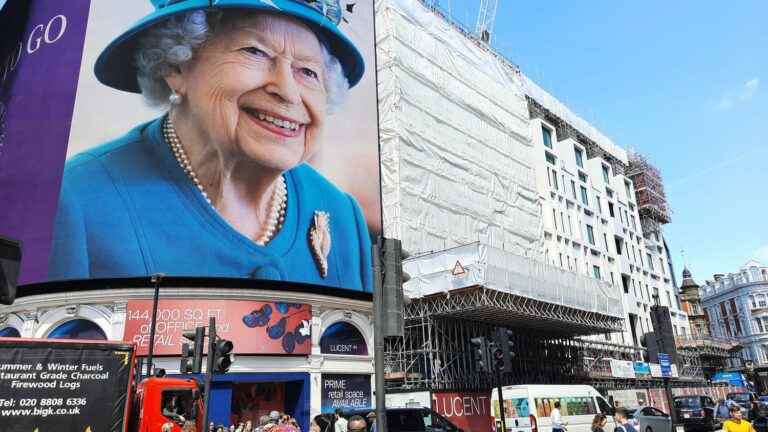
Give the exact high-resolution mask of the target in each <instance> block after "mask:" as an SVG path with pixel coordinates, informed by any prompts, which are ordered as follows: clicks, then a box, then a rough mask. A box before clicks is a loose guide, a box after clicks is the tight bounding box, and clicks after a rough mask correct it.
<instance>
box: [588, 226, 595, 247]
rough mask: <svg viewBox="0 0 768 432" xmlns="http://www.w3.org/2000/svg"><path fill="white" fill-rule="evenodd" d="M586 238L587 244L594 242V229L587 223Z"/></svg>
mask: <svg viewBox="0 0 768 432" xmlns="http://www.w3.org/2000/svg"><path fill="white" fill-rule="evenodd" d="M587 240H589V244H591V245H594V244H595V231H594V229H593V228H592V225H587Z"/></svg>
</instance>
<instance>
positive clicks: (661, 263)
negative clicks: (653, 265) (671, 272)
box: [659, 257, 667, 276]
mask: <svg viewBox="0 0 768 432" xmlns="http://www.w3.org/2000/svg"><path fill="white" fill-rule="evenodd" d="M659 267H660V268H661V274H663V275H664V276H666V275H667V269H666V268H664V260H663V259H662V258H661V257H659Z"/></svg>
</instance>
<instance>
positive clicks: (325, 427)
mask: <svg viewBox="0 0 768 432" xmlns="http://www.w3.org/2000/svg"><path fill="white" fill-rule="evenodd" d="M330 426H331V422H330V421H329V420H328V418H327V417H324V416H323V415H322V414H320V415H316V416H315V418H313V419H312V423H311V424H310V425H309V430H310V432H331V431H330Z"/></svg>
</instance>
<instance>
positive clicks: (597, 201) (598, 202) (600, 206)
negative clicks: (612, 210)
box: [595, 195, 603, 214]
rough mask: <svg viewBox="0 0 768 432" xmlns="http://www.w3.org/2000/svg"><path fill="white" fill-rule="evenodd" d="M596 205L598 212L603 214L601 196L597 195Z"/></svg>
mask: <svg viewBox="0 0 768 432" xmlns="http://www.w3.org/2000/svg"><path fill="white" fill-rule="evenodd" d="M595 207H597V212H598V213H600V214H603V207H602V205H600V197H599V196H597V195H595Z"/></svg>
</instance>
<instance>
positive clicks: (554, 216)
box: [552, 209, 557, 231]
mask: <svg viewBox="0 0 768 432" xmlns="http://www.w3.org/2000/svg"><path fill="white" fill-rule="evenodd" d="M552 223H553V224H554V225H555V231H557V211H555V209H552Z"/></svg>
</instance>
